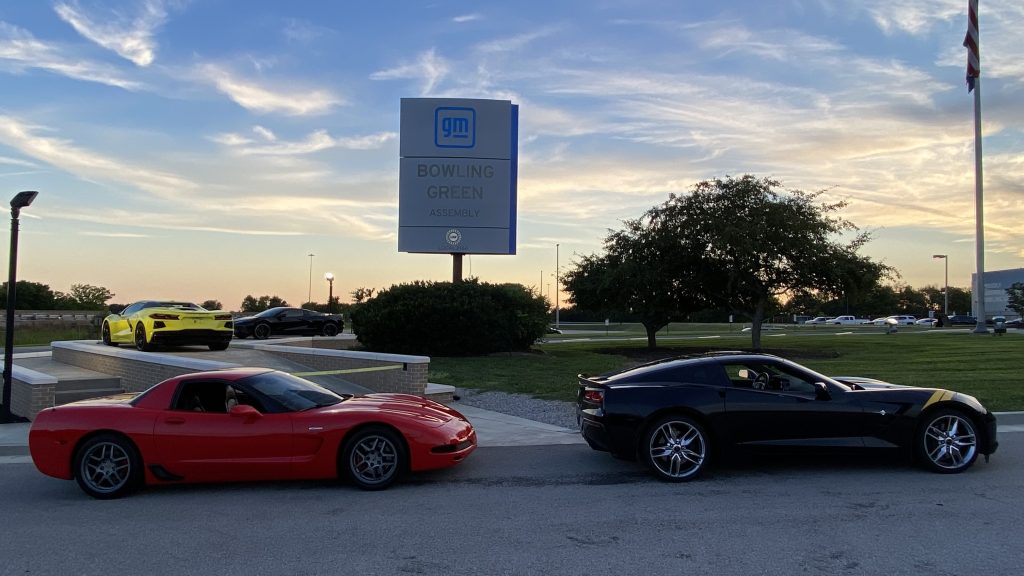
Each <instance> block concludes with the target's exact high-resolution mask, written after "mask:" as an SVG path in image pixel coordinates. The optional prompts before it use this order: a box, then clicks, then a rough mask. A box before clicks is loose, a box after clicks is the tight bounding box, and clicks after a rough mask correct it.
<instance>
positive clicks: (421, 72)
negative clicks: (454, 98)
mask: <svg viewBox="0 0 1024 576" xmlns="http://www.w3.org/2000/svg"><path fill="white" fill-rule="evenodd" d="M449 70H450V64H449V62H448V61H447V60H446V59H445V58H444V57H443V56H439V55H438V54H437V51H436V50H435V49H434V48H431V49H430V50H427V51H426V52H422V53H421V54H420V55H419V57H418V58H417V59H416V61H415V62H412V63H406V64H401V65H399V66H396V67H394V68H389V69H387V70H380V71H377V72H374V73H372V74H370V79H371V80H422V81H423V87H422V88H421V90H420V94H421V95H422V96H428V95H430V94H432V93H433V92H434V90H435V89H436V88H437V86H438V85H439V84H440V83H441V82H442V81H443V80H444V78H445V76H447V75H448V72H449Z"/></svg>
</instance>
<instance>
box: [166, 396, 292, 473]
mask: <svg viewBox="0 0 1024 576" xmlns="http://www.w3.org/2000/svg"><path fill="white" fill-rule="evenodd" d="M229 386H232V384H231V383H228V382H224V381H220V380H204V381H197V380H189V381H187V382H185V383H183V384H182V386H181V389H180V390H179V391H178V393H177V394H176V396H175V400H174V404H173V405H172V406H171V407H170V408H169V409H168V410H166V411H165V412H164V413H163V414H161V415H160V417H159V418H157V421H156V425H155V429H154V440H155V443H156V448H157V450H156V454H157V455H158V458H159V460H158V461H157V462H152V463H151V464H159V465H160V466H161V467H163V468H164V469H165V470H166V471H167V472H169V473H170V474H172V475H174V476H180V477H182V478H184V479H185V480H187V481H197V482H209V481H232V480H236V481H237V480H273V479H284V478H289V477H290V475H291V471H292V470H291V461H292V457H293V446H292V415H291V414H290V413H269V412H265V411H262V410H263V408H262V406H259V405H258V402H254V401H253V400H252V399H251V396H249V395H247V394H246V393H245V391H244V390H241V389H239V388H238V387H237V386H235V387H234V388H232V391H235V390H238V392H237V393H236V395H237V396H240V397H243V398H248V399H249V400H244V401H243V402H246V403H247V405H249V406H252V407H253V408H255V410H254V411H250V412H249V413H248V414H238V413H233V412H229V411H228V408H227V406H226V398H227V397H228V396H229V394H228V393H227V389H228V387H229ZM254 404H255V405H254Z"/></svg>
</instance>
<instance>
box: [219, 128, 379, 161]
mask: <svg viewBox="0 0 1024 576" xmlns="http://www.w3.org/2000/svg"><path fill="white" fill-rule="evenodd" d="M253 132H255V133H256V134H257V135H258V136H259V137H260V139H261V140H263V141H264V142H267V144H261V145H257V144H256V142H255V141H254V140H253V139H251V138H247V137H245V136H242V135H240V134H218V135H216V136H212V137H210V140H212V141H214V142H217V143H218V144H221V145H223V146H227V147H229V148H232V152H233V153H235V154H238V155H240V156H248V155H267V156H296V155H304V154H313V153H316V152H322V151H324V150H331V149H334V148H341V149H345V150H375V149H378V148H380V147H381V146H383V145H384V144H386V143H388V142H390V141H392V140H395V139H397V138H398V134H396V133H394V132H380V133H377V134H368V135H365V136H349V137H341V138H336V137H334V136H331V135H330V134H328V132H327V131H326V130H317V131H315V132H313V133H311V134H309V135H308V136H307V137H306V138H305V139H303V140H300V141H295V142H286V141H281V140H279V139H278V138H277V137H276V136H275V135H274V134H273V132H271V131H270V130H267V129H266V128H263V127H262V126H255V127H254V128H253Z"/></svg>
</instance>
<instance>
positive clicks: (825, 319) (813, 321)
mask: <svg viewBox="0 0 1024 576" xmlns="http://www.w3.org/2000/svg"><path fill="white" fill-rule="evenodd" d="M829 320H831V318H829V317H828V316H818V317H817V318H811V319H810V320H808V321H806V322H804V324H825V323H827V322H828V321H829Z"/></svg>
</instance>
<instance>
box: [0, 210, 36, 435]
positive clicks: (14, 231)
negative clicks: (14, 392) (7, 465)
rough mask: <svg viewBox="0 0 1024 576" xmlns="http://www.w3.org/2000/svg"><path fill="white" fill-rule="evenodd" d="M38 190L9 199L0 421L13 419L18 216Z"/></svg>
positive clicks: (5, 421) (4, 421) (11, 420)
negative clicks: (5, 315)
mask: <svg viewBox="0 0 1024 576" xmlns="http://www.w3.org/2000/svg"><path fill="white" fill-rule="evenodd" d="M38 195H39V192H35V191H33V190H27V191H25V192H18V193H17V194H16V195H15V196H14V198H12V199H11V269H10V273H9V274H8V275H7V325H6V326H5V328H6V330H5V334H4V335H5V337H6V340H4V391H3V394H2V396H0V399H2V401H3V404H4V406H3V411H2V412H0V423H7V422H13V421H14V415H13V414H11V364H12V363H13V362H14V307H15V305H16V304H17V299H16V294H15V292H16V287H17V285H18V279H17V276H18V216H20V215H21V209H22V208H27V207H28V206H29V204H32V201H33V200H35V199H36V196H38Z"/></svg>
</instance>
